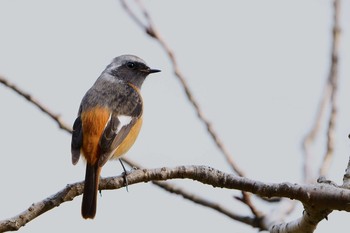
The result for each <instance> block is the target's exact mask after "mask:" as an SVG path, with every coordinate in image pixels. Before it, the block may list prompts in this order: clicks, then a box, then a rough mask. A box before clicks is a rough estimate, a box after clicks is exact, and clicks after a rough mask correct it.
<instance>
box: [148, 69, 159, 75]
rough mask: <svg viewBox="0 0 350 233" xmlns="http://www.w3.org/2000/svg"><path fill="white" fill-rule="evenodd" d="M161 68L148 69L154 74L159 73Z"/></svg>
mask: <svg viewBox="0 0 350 233" xmlns="http://www.w3.org/2000/svg"><path fill="white" fill-rule="evenodd" d="M160 71H161V70H157V69H148V70H147V73H149V74H153V73H158V72H160Z"/></svg>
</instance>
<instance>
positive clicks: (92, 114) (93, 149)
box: [81, 108, 110, 164]
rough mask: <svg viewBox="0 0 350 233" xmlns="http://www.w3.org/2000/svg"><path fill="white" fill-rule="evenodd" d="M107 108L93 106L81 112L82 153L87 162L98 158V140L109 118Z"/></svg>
mask: <svg viewBox="0 0 350 233" xmlns="http://www.w3.org/2000/svg"><path fill="white" fill-rule="evenodd" d="M109 116H110V112H109V110H108V109H107V108H93V109H91V110H89V111H84V112H83V113H82V114H81V121H82V128H83V145H82V154H83V155H84V157H85V159H86V161H87V163H88V164H95V163H96V162H97V161H98V158H99V156H100V155H99V153H100V152H99V150H100V148H99V141H100V137H101V135H102V133H103V131H104V129H105V126H106V123H107V121H108V119H109Z"/></svg>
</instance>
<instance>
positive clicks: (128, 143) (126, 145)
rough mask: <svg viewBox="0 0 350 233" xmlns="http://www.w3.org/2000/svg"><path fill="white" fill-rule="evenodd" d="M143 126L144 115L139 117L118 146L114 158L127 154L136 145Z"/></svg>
mask: <svg viewBox="0 0 350 233" xmlns="http://www.w3.org/2000/svg"><path fill="white" fill-rule="evenodd" d="M141 126H142V117H141V118H139V119H138V121H137V122H136V123H135V125H134V126H133V127H132V128H131V130H130V132H129V134H128V135H127V136H126V138H125V139H124V140H123V142H122V143H121V144H120V145H119V146H118V148H117V150H116V151H115V152H114V154H113V157H112V159H117V158H119V157H120V156H122V155H123V154H125V153H126V152H127V151H128V150H129V149H130V148H131V147H132V145H134V143H135V141H136V138H137V136H138V135H139V132H140V129H141Z"/></svg>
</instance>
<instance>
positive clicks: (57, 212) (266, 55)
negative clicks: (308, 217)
mask: <svg viewBox="0 0 350 233" xmlns="http://www.w3.org/2000/svg"><path fill="white" fill-rule="evenodd" d="M331 2H332V1H326V0H307V1H305V0H293V1H280V0H266V1H261V0H249V1H203V0H195V1H155V0H148V1H144V3H145V6H146V8H147V9H148V10H149V12H150V14H151V16H152V17H153V20H154V22H155V25H156V27H157V28H158V29H159V32H160V33H161V34H162V36H163V37H164V39H165V40H166V41H167V42H168V44H169V45H170V47H171V48H172V49H173V51H174V52H175V55H176V57H177V59H178V63H179V67H180V69H181V70H182V72H183V73H184V75H185V76H186V80H187V81H188V84H189V86H190V88H191V89H192V91H193V94H194V96H195V97H196V98H197V99H198V101H199V104H200V106H201V107H202V111H203V112H204V114H205V115H206V116H207V118H208V119H209V120H210V122H211V123H212V124H213V127H214V128H215V129H216V131H217V132H218V134H219V136H220V138H221V139H222V141H223V142H224V144H225V145H226V147H227V148H228V150H229V151H230V152H231V153H232V154H233V155H234V158H235V161H236V162H237V163H238V164H239V165H240V168H241V169H242V170H244V171H245V172H246V174H247V176H248V177H250V178H252V179H256V180H260V181H264V182H284V181H289V182H293V183H295V182H301V179H302V174H301V168H302V162H303V160H302V153H301V140H302V138H303V136H304V135H305V134H306V132H308V130H309V129H310V128H311V125H312V122H313V119H314V116H315V111H316V107H317V104H318V101H319V98H320V95H321V93H322V90H323V86H324V82H325V80H326V78H327V74H328V72H329V65H330V44H331V28H332V4H331ZM341 28H342V34H341V42H340V56H339V59H340V66H339V68H340V70H339V79H340V80H339V82H340V83H339V92H338V101H339V102H338V106H339V112H338V115H337V125H336V144H335V158H334V161H333V162H332V166H331V169H330V172H329V175H328V177H327V178H329V179H332V180H333V181H335V182H337V183H341V182H342V176H343V174H344V170H345V168H346V165H347V162H348V157H349V155H350V146H349V145H350V141H349V140H348V138H347V135H348V134H349V132H350V105H349V102H348V101H349V99H350V92H349V88H350V80H349V75H350V70H349V65H348V64H349V62H350V58H349V54H350V53H349V51H350V38H349V31H350V2H349V1H342V11H341ZM0 30H1V37H0V74H1V75H3V76H5V77H7V78H8V79H9V80H10V81H11V82H13V83H14V84H16V85H17V86H18V87H20V88H22V89H24V90H26V91H28V92H29V93H31V94H32V95H33V97H35V98H36V99H37V100H39V101H40V102H41V103H43V104H44V105H45V106H47V107H48V108H50V109H51V110H53V111H54V112H56V113H58V114H60V115H61V117H62V119H63V120H64V121H65V122H66V123H67V124H69V125H72V123H73V121H74V119H75V117H76V114H77V111H78V107H79V104H80V101H81V98H82V97H83V95H84V94H85V92H86V91H87V90H88V89H89V88H90V87H91V85H92V84H93V83H94V81H95V80H96V78H97V77H98V76H99V75H100V73H101V72H102V71H103V69H104V68H105V67H106V66H107V65H108V64H109V62H110V61H111V60H112V59H113V58H114V57H116V56H119V55H121V54H135V55H138V56H139V57H141V58H143V59H144V60H145V61H146V62H147V63H148V65H149V66H150V67H152V68H158V69H161V70H162V73H159V74H157V75H153V76H151V77H150V78H149V79H147V80H146V82H145V84H144V86H143V89H142V93H143V97H144V102H145V112H144V125H143V128H142V131H141V133H140V135H139V138H138V140H137V142H136V143H135V145H134V147H133V148H132V149H131V150H130V151H129V153H128V154H127V155H126V156H127V157H128V158H130V159H132V160H134V161H137V162H138V163H141V164H143V166H145V167H148V168H158V167H162V166H177V165H192V164H198V165H208V166H212V167H214V168H217V169H220V170H223V171H226V172H231V170H230V167H229V166H228V165H227V164H226V162H225V159H224V157H223V156H222V155H221V154H220V152H219V151H218V150H217V148H216V147H215V145H214V143H213V142H212V141H211V139H210V137H209V136H208V135H207V133H206V130H205V127H204V126H203V125H202V124H201V123H200V122H199V121H198V119H197V117H196V114H195V112H194V110H193V109H192V107H191V105H190V104H189V103H188V101H187V100H186V98H185V95H184V92H183V90H182V88H181V86H180V84H179V82H178V81H177V79H176V78H175V76H174V75H173V70H172V67H171V65H170V62H169V59H168V58H167V57H166V55H165V53H164V51H163V50H162V48H161V47H160V46H159V44H158V43H157V42H156V41H155V40H152V39H150V38H149V37H147V36H146V35H145V33H144V32H143V31H142V30H140V28H139V27H138V26H137V25H136V24H135V23H134V22H133V21H132V20H131V19H130V17H129V16H128V15H127V14H126V13H125V11H124V10H123V8H122V7H121V4H120V2H119V1H117V0H105V1H83V0H77V1H68V0H62V1H44V0H33V1H19V0H2V1H0ZM0 94H1V95H0V104H1V105H0V106H2V111H1V118H0V119H1V121H0V129H1V130H0V138H1V139H2V143H1V149H0V151H1V155H2V157H1V158H2V160H1V165H2V166H1V169H0V177H1V183H2V189H1V190H2V192H1V197H2V198H1V199H0V206H1V208H0V209H1V210H0V218H1V219H5V218H8V217H12V216H14V215H16V214H18V213H20V212H22V211H24V210H25V209H26V208H27V207H29V206H30V204H32V203H33V202H37V201H40V200H42V199H43V198H46V197H47V196H49V195H52V194H54V193H55V192H57V191H59V190H60V189H62V188H64V187H65V185H66V184H69V183H73V182H77V181H81V180H83V178H84V173H85V165H84V163H83V162H79V164H78V165H76V166H73V165H72V164H71V156H70V135H69V134H68V133H66V132H64V131H62V130H59V129H58V127H57V125H56V123H55V122H53V121H52V120H51V119H49V118H48V117H47V116H46V115H44V114H42V113H41V112H40V111H39V110H38V109H37V108H35V107H33V105H31V104H29V103H28V102H27V101H25V100H24V99H23V98H21V97H19V96H18V95H16V94H15V93H14V92H13V91H10V90H9V89H7V88H5V87H3V86H0ZM324 125H325V124H324ZM325 129H326V128H325V126H323V127H322V131H321V136H320V137H319V138H318V141H317V143H316V145H315V146H314V147H313V150H312V152H313V153H314V158H313V161H314V166H313V168H314V172H316V171H317V169H318V165H319V162H320V158H321V157H322V155H323V153H324V149H325ZM121 172H122V168H121V166H120V164H119V162H115V161H113V162H110V163H108V164H106V166H105V167H104V169H103V172H102V176H112V175H119V174H120V173H121ZM171 183H175V184H177V185H179V186H180V187H184V188H188V189H189V190H191V191H193V192H194V193H197V194H200V195H202V196H204V197H207V198H208V199H209V200H212V201H217V202H218V203H221V204H223V205H225V206H226V207H227V208H230V209H232V210H234V211H236V212H238V213H241V214H250V213H249V210H248V209H247V208H245V207H244V206H243V205H241V204H240V203H238V202H236V201H234V200H233V198H232V196H233V195H239V192H236V191H232V190H221V189H213V188H212V187H209V186H205V185H202V184H198V183H197V182H192V181H187V180H178V181H171ZM102 194H103V196H102V198H101V197H99V199H98V208H97V215H96V218H95V219H94V220H93V221H86V220H83V219H82V218H81V215H80V205H81V197H77V198H75V199H74V200H73V201H72V202H67V203H64V204H62V205H61V206H60V207H58V208H55V209H53V210H51V211H49V212H48V213H45V214H44V215H42V216H40V217H39V218H37V219H36V220H34V221H32V222H30V223H28V225H27V226H25V227H24V228H22V229H21V230H20V232H47V231H51V232H62V231H68V230H69V231H79V232H82V231H84V232H97V231H103V232H137V231H146V232H150V231H153V232H164V231H166V232H171V233H173V232H174V233H175V232H180V231H184V230H185V231H186V232H190V231H196V232H211V231H212V232H213V231H217V230H220V232H246V233H248V232H256V229H253V228H251V227H249V226H246V225H244V224H240V223H237V222H235V221H232V220H231V219H229V218H227V217H225V216H223V215H221V214H218V213H216V212H214V211H213V210H211V209H207V208H204V207H201V206H198V205H196V204H193V203H191V202H189V201H186V200H183V199H182V198H181V197H178V196H175V195H172V194H169V193H166V192H164V191H162V190H160V189H158V188H157V187H154V186H153V185H152V184H137V185H133V186H130V187H129V192H128V193H127V192H126V190H125V189H120V190H113V191H104V192H103V193H102ZM257 205H258V206H261V207H262V208H263V209H264V210H265V211H267V212H268V211H269V210H270V208H266V206H264V205H262V204H261V203H258V204H257ZM301 212H302V208H301V206H300V205H299V206H298V208H297V210H296V211H295V213H294V214H293V215H292V219H293V218H296V217H299V216H300V215H301ZM349 216H350V215H349V214H348V213H345V212H344V213H340V212H334V213H332V214H331V215H330V217H329V220H328V221H323V222H322V223H321V224H320V225H319V227H318V230H317V232H318V233H325V232H330V231H331V230H334V227H337V229H341V228H340V226H343V227H344V230H343V231H339V230H338V232H346V230H345V227H347V226H348V222H349Z"/></svg>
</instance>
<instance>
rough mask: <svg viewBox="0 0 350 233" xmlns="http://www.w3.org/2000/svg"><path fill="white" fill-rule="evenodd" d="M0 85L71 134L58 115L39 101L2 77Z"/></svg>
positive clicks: (70, 129) (0, 77) (70, 130)
mask: <svg viewBox="0 0 350 233" xmlns="http://www.w3.org/2000/svg"><path fill="white" fill-rule="evenodd" d="M0 83H2V84H3V85H4V86H6V87H8V88H10V89H11V90H13V91H15V92H16V93H17V94H19V95H20V96H22V97H24V98H25V99H26V100H28V101H29V102H30V103H32V104H34V105H35V106H37V107H38V108H39V109H40V110H41V111H42V112H44V113H45V114H47V115H48V116H49V117H50V118H51V119H53V120H54V121H56V122H57V124H58V126H59V127H60V129H63V130H64V131H66V132H68V133H71V132H72V128H71V127H69V126H68V125H66V124H65V123H64V122H63V121H62V120H61V118H60V116H59V115H58V114H55V113H53V112H52V111H50V110H49V109H48V108H47V107H45V106H44V105H43V104H41V103H40V102H39V101H37V100H35V99H34V98H33V97H32V96H31V95H30V94H28V93H27V92H25V91H23V90H21V89H20V88H18V87H17V86H15V85H14V84H13V83H10V82H9V81H8V80H6V79H5V78H4V77H2V76H0Z"/></svg>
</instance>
